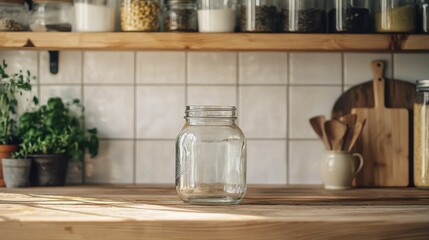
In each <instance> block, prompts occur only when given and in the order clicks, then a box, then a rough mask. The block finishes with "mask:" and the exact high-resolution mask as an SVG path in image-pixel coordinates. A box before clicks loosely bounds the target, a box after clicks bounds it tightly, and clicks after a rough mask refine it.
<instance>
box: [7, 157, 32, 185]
mask: <svg viewBox="0 0 429 240" xmlns="http://www.w3.org/2000/svg"><path fill="white" fill-rule="evenodd" d="M2 165H3V176H4V180H5V182H6V187H7V188H21V187H28V186H29V185H30V181H29V179H30V167H31V159H10V158H3V161H2Z"/></svg>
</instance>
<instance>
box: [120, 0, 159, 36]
mask: <svg viewBox="0 0 429 240" xmlns="http://www.w3.org/2000/svg"><path fill="white" fill-rule="evenodd" d="M160 14H161V11H160V3H159V1H157V0H122V5H121V27H122V31H135V32H156V31H159V27H160V24H159V21H160Z"/></svg>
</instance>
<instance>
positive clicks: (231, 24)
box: [198, 0, 237, 32]
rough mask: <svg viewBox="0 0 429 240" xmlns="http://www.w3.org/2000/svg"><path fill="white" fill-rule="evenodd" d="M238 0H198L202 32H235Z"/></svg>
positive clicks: (199, 24)
mask: <svg viewBox="0 0 429 240" xmlns="http://www.w3.org/2000/svg"><path fill="white" fill-rule="evenodd" d="M236 22H237V0H198V28H199V31H200V32H234V31H235V28H236V25H237V24H236Z"/></svg>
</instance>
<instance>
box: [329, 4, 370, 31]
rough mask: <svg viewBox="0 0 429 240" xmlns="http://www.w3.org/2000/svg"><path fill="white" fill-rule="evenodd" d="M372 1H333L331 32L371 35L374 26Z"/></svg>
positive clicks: (330, 17)
mask: <svg viewBox="0 0 429 240" xmlns="http://www.w3.org/2000/svg"><path fill="white" fill-rule="evenodd" d="M371 4H372V0H331V1H330V2H329V9H330V10H329V14H328V15H329V18H328V19H329V20H328V22H329V32H333V33H335V32H344V33H369V32H371V28H372V24H371V19H372V15H371V12H372V8H371Z"/></svg>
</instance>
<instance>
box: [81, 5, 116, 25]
mask: <svg viewBox="0 0 429 240" xmlns="http://www.w3.org/2000/svg"><path fill="white" fill-rule="evenodd" d="M116 3H117V2H116V0H74V10H75V28H76V31H77V32H113V31H115V11H116Z"/></svg>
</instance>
